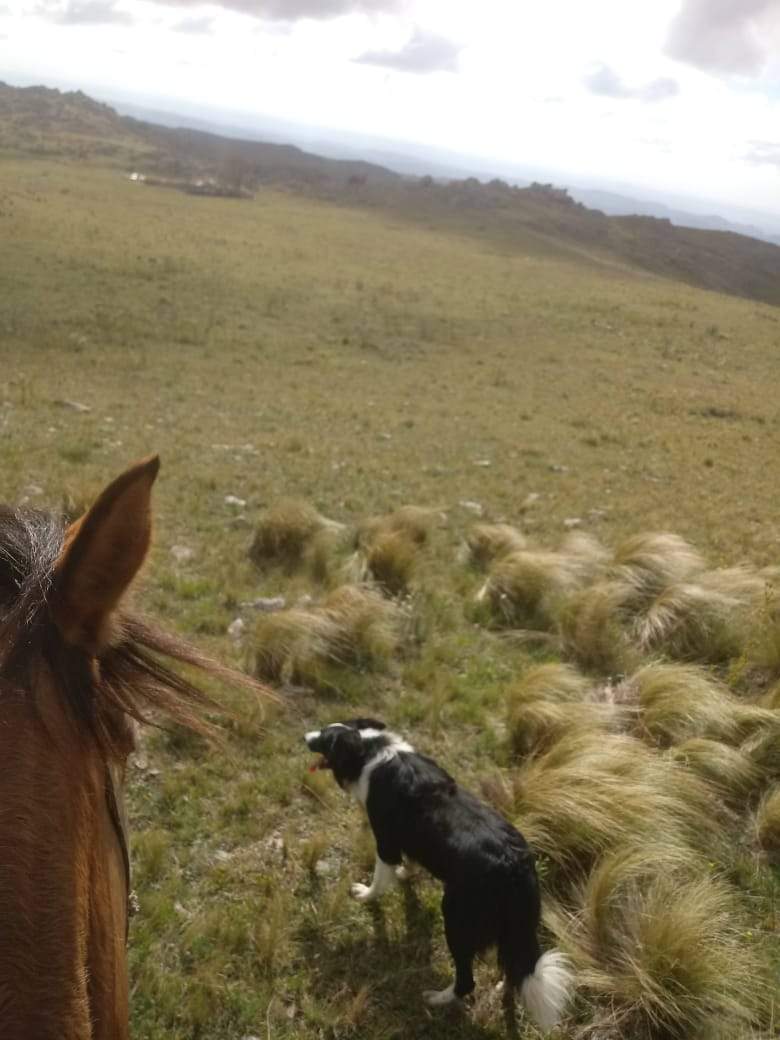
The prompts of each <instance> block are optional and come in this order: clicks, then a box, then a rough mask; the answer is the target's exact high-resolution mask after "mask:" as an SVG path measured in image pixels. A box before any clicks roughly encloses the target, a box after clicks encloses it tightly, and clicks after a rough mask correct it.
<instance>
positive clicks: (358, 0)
mask: <svg viewBox="0 0 780 1040" xmlns="http://www.w3.org/2000/svg"><path fill="white" fill-rule="evenodd" d="M154 2H156V3H163V4H165V5H166V6H168V7H174V6H175V7H199V6H201V5H202V4H203V3H204V2H206V0H154ZM208 2H210V3H211V4H212V5H213V6H215V7H221V8H223V9H224V10H226V11H237V12H238V13H239V14H246V15H249V16H250V17H252V18H259V19H267V20H268V21H274V22H295V21H298V19H300V18H316V19H318V20H321V21H322V20H325V19H327V18H338V17H339V15H344V14H361V13H362V14H377V13H381V12H394V11H400V10H401V9H402V8H403V7H404V6H405V3H406V0H208Z"/></svg>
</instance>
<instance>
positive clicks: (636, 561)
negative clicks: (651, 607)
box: [613, 533, 704, 602]
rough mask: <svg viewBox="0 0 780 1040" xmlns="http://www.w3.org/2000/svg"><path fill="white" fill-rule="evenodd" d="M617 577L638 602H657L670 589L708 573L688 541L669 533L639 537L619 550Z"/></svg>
mask: <svg viewBox="0 0 780 1040" xmlns="http://www.w3.org/2000/svg"><path fill="white" fill-rule="evenodd" d="M613 564H614V565H613V570H614V577H615V578H617V579H618V580H619V581H622V582H625V583H626V584H627V585H629V586H630V587H631V589H632V590H633V591H634V594H635V597H636V599H637V600H638V601H639V602H641V601H643V600H650V599H653V598H654V597H655V596H658V595H659V594H660V593H661V592H662V591H663V590H664V589H665V588H666V586H667V585H673V584H675V583H678V582H685V581H689V580H690V579H691V578H692V577H693V575H695V574H698V573H700V572H701V571H703V570H704V560H703V558H702V557H701V556H700V555H699V553H698V552H697V551H696V549H694V548H693V546H692V545H689V544H688V542H686V541H685V539H684V538H681V537H680V536H679V535H676V534H669V533H647V534H637V535H633V536H632V537H630V538H626V539H625V540H624V541H623V542H621V543H620V545H619V546H618V547H617V549H616V550H615V555H614V561H613Z"/></svg>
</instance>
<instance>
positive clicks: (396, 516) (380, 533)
mask: <svg viewBox="0 0 780 1040" xmlns="http://www.w3.org/2000/svg"><path fill="white" fill-rule="evenodd" d="M442 521H443V517H442V514H441V512H440V511H437V510H435V509H428V508H423V507H422V506H401V507H400V508H399V509H395V510H393V512H392V513H384V514H382V515H381V516H372V517H369V518H368V519H367V520H364V521H363V522H362V523H361V524H360V525H359V526H358V531H357V544H358V547H359V548H369V547H370V546H372V545H374V544H375V543H376V542H377V541H378V540H380V539H382V538H384V537H385V536H387V535H395V534H400V535H403V536H405V537H406V538H407V539H408V540H409V541H410V542H413V543H414V544H415V545H418V546H419V545H425V543H426V542H427V541H428V538H429V536H430V533H431V531H432V530H433V529H434V528H435V527H436V526H437V525H439V524H441V523H442Z"/></svg>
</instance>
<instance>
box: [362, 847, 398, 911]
mask: <svg viewBox="0 0 780 1040" xmlns="http://www.w3.org/2000/svg"><path fill="white" fill-rule="evenodd" d="M397 866H398V864H394V863H385V861H384V860H383V859H381V858H380V856H379V853H377V857H376V861H375V863H374V876H373V878H372V879H371V884H370V885H361V884H360V882H359V881H358V882H355V884H354V885H353V886H352V889H351V891H352V895H353V896H354V897H355V899H357V900H358V901H359V902H361V903H368V902H370V901H371V900H372V899H379V897H380V896H381V895H384V893H385V892H386V891H387V890H388V888H391V887H392V886H393V885H394V884H395V881H396V867H397Z"/></svg>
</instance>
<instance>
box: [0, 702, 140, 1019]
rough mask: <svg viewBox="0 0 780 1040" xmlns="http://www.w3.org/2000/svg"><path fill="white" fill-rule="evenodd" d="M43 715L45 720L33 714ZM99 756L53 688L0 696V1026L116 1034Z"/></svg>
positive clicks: (121, 1008) (119, 1011)
mask: <svg viewBox="0 0 780 1040" xmlns="http://www.w3.org/2000/svg"><path fill="white" fill-rule="evenodd" d="M42 720H43V721H42ZM117 846H118V842H117V837H116V834H115V833H114V830H113V827H112V823H111V819H110V816H109V815H108V812H107V810H106V799H105V768H104V766H103V763H102V759H101V757H100V755H99V753H98V751H97V749H96V748H95V747H94V746H93V745H92V744H91V743H89V742H87V741H85V740H83V739H81V738H80V735H79V734H78V732H77V731H76V729H75V727H74V724H73V722H72V721H71V719H70V718H69V717H67V715H66V713H65V712H64V710H63V709H62V708H61V707H60V705H59V704H58V702H57V699H56V691H48V690H44V691H42V692H40V693H39V694H38V696H37V698H36V710H35V711H33V710H32V708H31V706H30V701H29V698H23V697H21V696H20V695H19V694H15V693H13V692H10V691H8V692H7V691H6V690H3V691H2V696H0V922H2V924H1V925H0V1037H3V1038H5V1037H8V1038H9V1040H10V1038H14V1040H16V1038H19V1040H22V1038H25V1040H26V1038H30V1040H32V1038H33V1037H34V1038H35V1040H109V1038H110V1040H124V1038H125V1037H126V1036H127V977H126V961H125V948H124V943H125V908H126V886H125V878H124V866H123V863H122V859H121V855H120V854H118V847H117Z"/></svg>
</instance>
